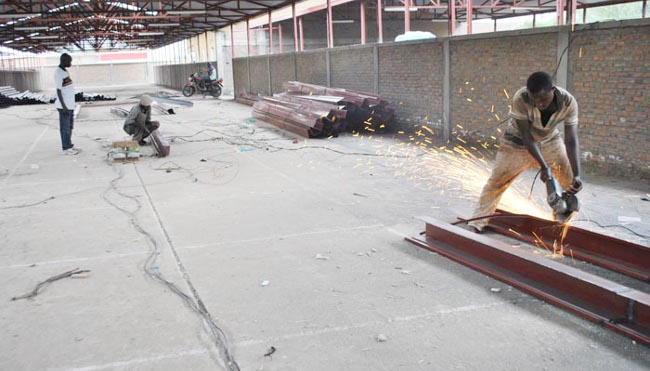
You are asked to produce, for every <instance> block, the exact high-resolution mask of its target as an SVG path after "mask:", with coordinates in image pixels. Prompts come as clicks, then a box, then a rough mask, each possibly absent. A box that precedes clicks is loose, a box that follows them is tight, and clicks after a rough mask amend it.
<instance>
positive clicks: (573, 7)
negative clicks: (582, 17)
mask: <svg viewBox="0 0 650 371" xmlns="http://www.w3.org/2000/svg"><path fill="white" fill-rule="evenodd" d="M568 1H569V24H572V25H573V24H576V13H577V12H578V0H568Z"/></svg>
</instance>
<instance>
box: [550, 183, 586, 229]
mask: <svg viewBox="0 0 650 371" xmlns="http://www.w3.org/2000/svg"><path fill="white" fill-rule="evenodd" d="M546 193H547V194H548V197H547V198H546V201H547V202H548V204H549V206H550V207H551V209H553V211H555V217H556V218H557V219H558V220H560V221H565V220H567V219H568V218H569V217H570V216H571V214H573V212H575V211H578V210H579V209H580V203H579V202H578V197H576V195H575V194H573V193H570V192H567V191H564V190H563V189H562V186H560V182H558V181H557V179H555V178H554V177H550V178H549V179H548V180H547V181H546Z"/></svg>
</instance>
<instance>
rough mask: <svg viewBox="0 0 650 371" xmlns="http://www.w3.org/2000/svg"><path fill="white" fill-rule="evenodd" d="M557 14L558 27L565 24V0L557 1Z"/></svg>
mask: <svg viewBox="0 0 650 371" xmlns="http://www.w3.org/2000/svg"><path fill="white" fill-rule="evenodd" d="M555 12H556V13H557V14H556V15H557V25H558V26H562V25H563V24H564V0H555Z"/></svg>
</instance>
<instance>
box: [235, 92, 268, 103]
mask: <svg viewBox="0 0 650 371" xmlns="http://www.w3.org/2000/svg"><path fill="white" fill-rule="evenodd" d="M260 100H262V97H261V96H260V95H258V94H251V93H242V94H239V95H238V96H237V98H235V101H236V102H237V103H241V104H245V105H247V106H252V105H253V104H255V102H257V101H260Z"/></svg>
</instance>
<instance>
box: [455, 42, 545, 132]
mask: <svg viewBox="0 0 650 371" xmlns="http://www.w3.org/2000/svg"><path fill="white" fill-rule="evenodd" d="M556 45H557V33H556V32H552V33H548V34H537V35H526V36H512V37H498V36H497V37H492V38H487V39H471V40H458V41H456V40H454V39H452V41H451V43H450V47H449V49H450V61H451V85H450V86H451V88H450V102H451V104H450V106H451V109H450V111H451V112H450V117H451V126H452V127H451V129H452V131H453V130H454V129H459V128H458V127H457V126H456V125H460V126H462V127H463V129H464V130H466V131H467V132H470V133H474V132H479V133H480V134H482V135H483V136H485V137H487V138H489V137H491V136H493V137H496V138H498V137H499V135H500V133H499V131H498V130H497V123H499V122H500V121H502V120H504V119H506V118H507V115H508V111H509V107H508V105H509V104H510V99H509V98H508V96H510V97H512V95H513V94H514V93H515V91H517V90H518V89H519V88H521V87H522V86H524V85H526V79H527V78H528V76H529V75H530V74H531V73H532V72H535V71H550V73H553V70H554V69H555V65H556V59H557V47H556ZM504 89H505V91H506V92H507V94H508V95H506V92H504ZM493 106H494V108H493ZM493 111H494V112H493ZM504 125H505V124H501V125H500V126H499V128H501V130H502V129H503V126H504Z"/></svg>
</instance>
